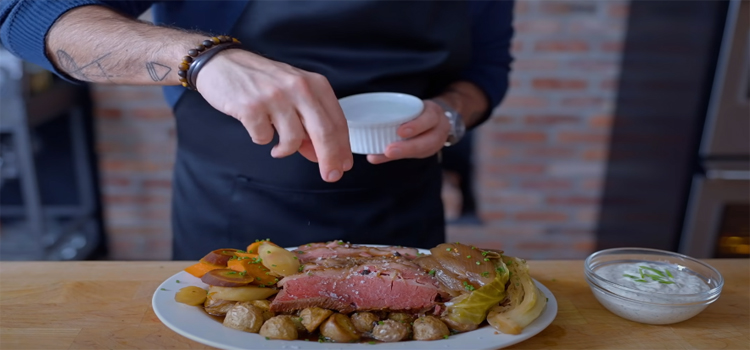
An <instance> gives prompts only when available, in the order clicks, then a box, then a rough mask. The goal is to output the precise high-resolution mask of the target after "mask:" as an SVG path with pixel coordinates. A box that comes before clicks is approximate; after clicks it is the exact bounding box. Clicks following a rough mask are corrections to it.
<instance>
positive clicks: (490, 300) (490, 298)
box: [443, 259, 510, 328]
mask: <svg viewBox="0 0 750 350" xmlns="http://www.w3.org/2000/svg"><path fill="white" fill-rule="evenodd" d="M495 266H496V269H495V278H494V279H493V280H492V282H490V283H487V284H485V285H483V286H482V287H480V288H479V289H476V290H474V291H472V292H471V293H469V294H465V295H462V296H460V297H458V298H456V299H457V301H456V302H455V303H453V304H451V305H448V304H446V305H447V306H448V307H447V309H446V311H445V314H443V318H444V319H447V320H448V321H450V322H452V323H456V324H464V325H474V326H476V325H479V324H480V323H482V322H484V320H485V318H486V316H487V312H488V311H489V310H490V309H491V308H492V307H493V306H496V305H497V304H498V303H500V302H501V301H503V300H504V299H505V296H506V295H505V284H506V283H508V278H509V277H510V273H509V271H508V268H507V267H505V264H504V263H503V261H502V260H500V259H497V260H495ZM475 328H476V327H475Z"/></svg>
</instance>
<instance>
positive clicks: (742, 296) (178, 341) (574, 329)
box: [0, 260, 750, 350]
mask: <svg viewBox="0 0 750 350" xmlns="http://www.w3.org/2000/svg"><path fill="white" fill-rule="evenodd" d="M707 262H708V263H709V264H711V265H713V266H714V267H716V268H717V269H718V270H719V271H721V273H722V274H723V275H724V278H725V280H726V283H725V285H724V291H723V292H722V295H721V298H720V299H719V300H718V301H717V302H715V303H714V304H712V305H710V306H709V307H708V308H707V309H706V310H705V311H703V313H701V314H699V315H698V316H696V317H694V318H692V319H690V320H688V321H685V322H682V323H679V324H674V325H669V326H650V325H643V324H639V323H635V322H630V321H627V320H624V319H622V318H619V317H617V316H615V315H614V314H612V313H610V312H609V311H607V310H606V309H604V308H603V307H602V306H600V305H599V303H598V302H597V301H596V300H595V299H594V297H593V295H592V294H591V291H590V289H589V287H588V285H587V284H586V282H585V281H584V276H583V262H582V261H531V262H530V265H531V271H532V275H533V277H534V278H536V279H537V280H539V281H540V282H542V283H543V284H544V285H546V286H547V287H548V288H549V289H550V290H551V291H552V293H553V294H554V295H555V297H556V298H557V301H558V303H559V311H558V314H557V318H556V319H555V321H554V322H553V323H552V324H551V325H550V326H549V327H548V328H547V329H546V330H544V331H543V332H542V333H540V334H538V335H537V336H535V337H533V338H531V339H529V340H527V341H525V342H522V343H520V344H517V345H515V346H513V347H511V349H640V350H643V349H750V335H749V333H750V332H749V331H748V330H749V329H750V313H749V309H750V285H749V284H750V282H749V281H748V279H749V277H750V261H748V260H707ZM189 264H190V263H187V262H2V263H0V349H3V350H6V349H35V350H36V349H162V348H170V349H206V348H208V347H206V346H203V345H201V344H198V343H195V342H193V341H191V340H188V339H187V338H184V337H182V336H180V335H178V334H177V333H174V332H172V331H171V330H169V329H168V328H167V327H165V326H164V325H162V324H161V322H159V319H158V318H157V317H156V315H155V314H154V312H153V310H152V309H151V296H152V294H153V293H154V291H155V289H156V288H157V286H158V285H159V284H160V283H161V282H162V281H163V280H165V279H166V278H167V277H169V276H171V275H173V274H174V273H176V272H178V271H180V270H181V269H182V268H184V267H186V266H188V265H189Z"/></svg>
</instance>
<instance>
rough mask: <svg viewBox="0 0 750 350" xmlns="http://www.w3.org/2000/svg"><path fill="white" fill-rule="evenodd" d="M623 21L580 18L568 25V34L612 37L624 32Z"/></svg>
mask: <svg viewBox="0 0 750 350" xmlns="http://www.w3.org/2000/svg"><path fill="white" fill-rule="evenodd" d="M624 26H625V21H613V20H602V19H599V18H592V19H588V18H581V19H577V20H575V21H572V22H570V23H568V32H569V33H571V34H580V35H586V36H592V35H598V36H602V35H613V34H621V33H624V32H625V28H624Z"/></svg>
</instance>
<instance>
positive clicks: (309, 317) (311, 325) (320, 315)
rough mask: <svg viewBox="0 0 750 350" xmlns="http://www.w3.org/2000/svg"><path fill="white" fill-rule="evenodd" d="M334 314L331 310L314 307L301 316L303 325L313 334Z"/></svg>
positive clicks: (303, 312)
mask: <svg viewBox="0 0 750 350" xmlns="http://www.w3.org/2000/svg"><path fill="white" fill-rule="evenodd" d="M332 313H333V311H331V310H328V309H321V308H319V307H316V306H313V307H308V308H306V309H304V310H302V312H300V314H299V316H300V317H302V325H303V326H305V329H307V331H308V332H310V333H312V332H313V331H315V329H316V328H318V326H320V324H321V323H323V321H325V320H326V319H327V318H328V317H330V316H331V314H332Z"/></svg>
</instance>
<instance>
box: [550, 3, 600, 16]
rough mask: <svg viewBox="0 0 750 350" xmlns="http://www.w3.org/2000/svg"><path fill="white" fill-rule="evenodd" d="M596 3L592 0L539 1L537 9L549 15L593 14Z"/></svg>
mask: <svg viewBox="0 0 750 350" xmlns="http://www.w3.org/2000/svg"><path fill="white" fill-rule="evenodd" d="M597 5H598V3H597V2H592V1H540V2H539V11H540V12H541V13H543V14H549V15H594V14H596V11H597Z"/></svg>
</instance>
